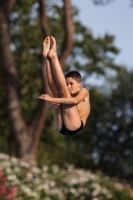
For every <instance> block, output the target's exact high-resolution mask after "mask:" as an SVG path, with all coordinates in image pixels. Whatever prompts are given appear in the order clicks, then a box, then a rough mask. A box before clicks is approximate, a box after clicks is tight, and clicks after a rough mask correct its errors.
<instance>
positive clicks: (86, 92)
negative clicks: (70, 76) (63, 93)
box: [79, 88, 89, 96]
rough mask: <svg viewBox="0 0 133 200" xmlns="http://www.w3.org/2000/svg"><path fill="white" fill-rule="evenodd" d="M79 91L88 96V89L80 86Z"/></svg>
mask: <svg viewBox="0 0 133 200" xmlns="http://www.w3.org/2000/svg"><path fill="white" fill-rule="evenodd" d="M79 93H81V94H86V96H89V91H88V90H87V89H86V88H81V90H80V92H79Z"/></svg>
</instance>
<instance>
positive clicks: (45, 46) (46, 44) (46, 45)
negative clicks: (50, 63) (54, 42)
mask: <svg viewBox="0 0 133 200" xmlns="http://www.w3.org/2000/svg"><path fill="white" fill-rule="evenodd" d="M49 49H50V37H49V36H48V37H46V38H45V40H44V41H43V51H42V55H43V56H44V57H45V58H46V57H47V55H48V52H49Z"/></svg>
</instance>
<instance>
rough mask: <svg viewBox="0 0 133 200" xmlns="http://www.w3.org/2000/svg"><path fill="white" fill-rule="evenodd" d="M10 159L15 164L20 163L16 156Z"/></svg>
mask: <svg viewBox="0 0 133 200" xmlns="http://www.w3.org/2000/svg"><path fill="white" fill-rule="evenodd" d="M10 161H11V163H12V164H14V165H16V164H18V163H19V161H18V159H17V158H15V157H11V158H10Z"/></svg>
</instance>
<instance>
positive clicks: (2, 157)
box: [0, 153, 10, 160]
mask: <svg viewBox="0 0 133 200" xmlns="http://www.w3.org/2000/svg"><path fill="white" fill-rule="evenodd" d="M9 158H10V156H9V155H7V154H4V153H0V160H9Z"/></svg>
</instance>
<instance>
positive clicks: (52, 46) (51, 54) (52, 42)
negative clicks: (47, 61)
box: [48, 36, 57, 58]
mask: <svg viewBox="0 0 133 200" xmlns="http://www.w3.org/2000/svg"><path fill="white" fill-rule="evenodd" d="M56 55H57V53H56V40H55V38H54V37H53V36H50V49H49V52H48V56H49V57H50V58H52V57H54V56H56Z"/></svg>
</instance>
